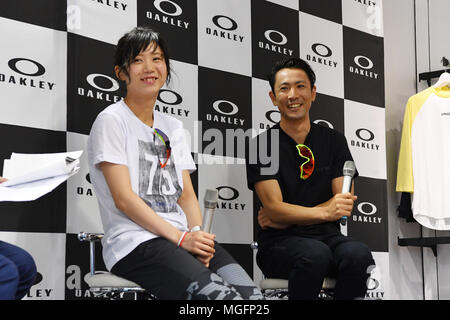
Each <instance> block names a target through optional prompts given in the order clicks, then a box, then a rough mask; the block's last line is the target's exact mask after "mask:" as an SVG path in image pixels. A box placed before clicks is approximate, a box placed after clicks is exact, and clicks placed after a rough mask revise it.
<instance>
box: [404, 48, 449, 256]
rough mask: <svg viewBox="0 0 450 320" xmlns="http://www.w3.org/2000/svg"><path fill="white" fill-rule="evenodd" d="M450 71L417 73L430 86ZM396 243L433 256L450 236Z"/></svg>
mask: <svg viewBox="0 0 450 320" xmlns="http://www.w3.org/2000/svg"><path fill="white" fill-rule="evenodd" d="M442 64H443V65H444V66H448V65H449V62H448V60H447V59H446V58H445V57H443V58H442ZM444 72H450V69H444V70H439V71H431V72H423V73H420V74H419V81H423V80H426V81H427V83H428V86H429V87H431V79H435V78H439V77H440V76H441V74H442V73H444ZM397 244H398V245H399V246H401V247H406V246H415V247H426V248H430V249H431V250H432V251H433V254H434V256H435V257H437V245H438V244H450V237H438V236H436V237H420V238H400V237H397Z"/></svg>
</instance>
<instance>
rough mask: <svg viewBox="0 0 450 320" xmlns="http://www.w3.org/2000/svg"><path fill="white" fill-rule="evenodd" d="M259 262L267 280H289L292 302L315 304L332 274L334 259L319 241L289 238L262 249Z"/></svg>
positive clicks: (325, 246)
mask: <svg viewBox="0 0 450 320" xmlns="http://www.w3.org/2000/svg"><path fill="white" fill-rule="evenodd" d="M257 261H258V266H259V267H260V268H261V270H262V271H263V273H264V275H265V276H267V277H270V278H282V279H288V280H289V299H291V300H315V299H317V298H318V296H319V293H320V290H321V289H322V284H323V279H324V278H325V276H326V275H327V274H328V272H329V271H330V268H331V266H332V262H333V256H332V253H331V250H330V249H329V247H328V246H327V245H326V244H324V243H323V242H321V241H319V240H315V239H310V238H302V237H297V236H289V237H285V238H283V239H277V240H275V241H274V243H273V244H272V245H271V246H269V247H266V248H260V249H259V250H258V255H257Z"/></svg>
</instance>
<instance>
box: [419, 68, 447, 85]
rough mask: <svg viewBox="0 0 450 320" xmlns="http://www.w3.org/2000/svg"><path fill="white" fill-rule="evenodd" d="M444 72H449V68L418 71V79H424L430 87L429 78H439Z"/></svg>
mask: <svg viewBox="0 0 450 320" xmlns="http://www.w3.org/2000/svg"><path fill="white" fill-rule="evenodd" d="M444 72H450V69H444V70H439V71H431V72H422V73H419V81H423V80H426V81H427V83H428V86H429V87H431V79H436V78H439V77H440V75H441V74H443V73H444Z"/></svg>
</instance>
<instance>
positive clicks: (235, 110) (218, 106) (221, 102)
mask: <svg viewBox="0 0 450 320" xmlns="http://www.w3.org/2000/svg"><path fill="white" fill-rule="evenodd" d="M223 105H228V107H227V109H229V110H230V111H223V110H222V108H223ZM230 107H231V109H230ZM213 108H214V110H216V111H217V112H219V113H221V114H224V115H227V116H232V115H234V114H236V113H238V111H239V108H238V106H237V105H235V104H234V103H233V102H230V101H227V100H217V101H216V102H214V103H213Z"/></svg>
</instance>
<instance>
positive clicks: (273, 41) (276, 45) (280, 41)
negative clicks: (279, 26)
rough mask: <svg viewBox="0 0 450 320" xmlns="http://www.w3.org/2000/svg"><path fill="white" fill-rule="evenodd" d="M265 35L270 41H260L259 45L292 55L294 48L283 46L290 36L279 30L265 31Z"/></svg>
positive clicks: (269, 49) (262, 47)
mask: <svg viewBox="0 0 450 320" xmlns="http://www.w3.org/2000/svg"><path fill="white" fill-rule="evenodd" d="M264 37H265V38H266V39H267V40H268V41H269V42H270V43H266V42H264V41H258V47H260V48H261V49H265V50H268V51H272V52H277V53H281V54H284V55H288V56H292V55H293V54H294V50H292V49H289V48H282V47H281V46H284V45H286V44H287V43H288V38H287V37H286V36H285V35H284V34H283V33H281V32H280V31H277V30H266V31H265V32H264Z"/></svg>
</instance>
